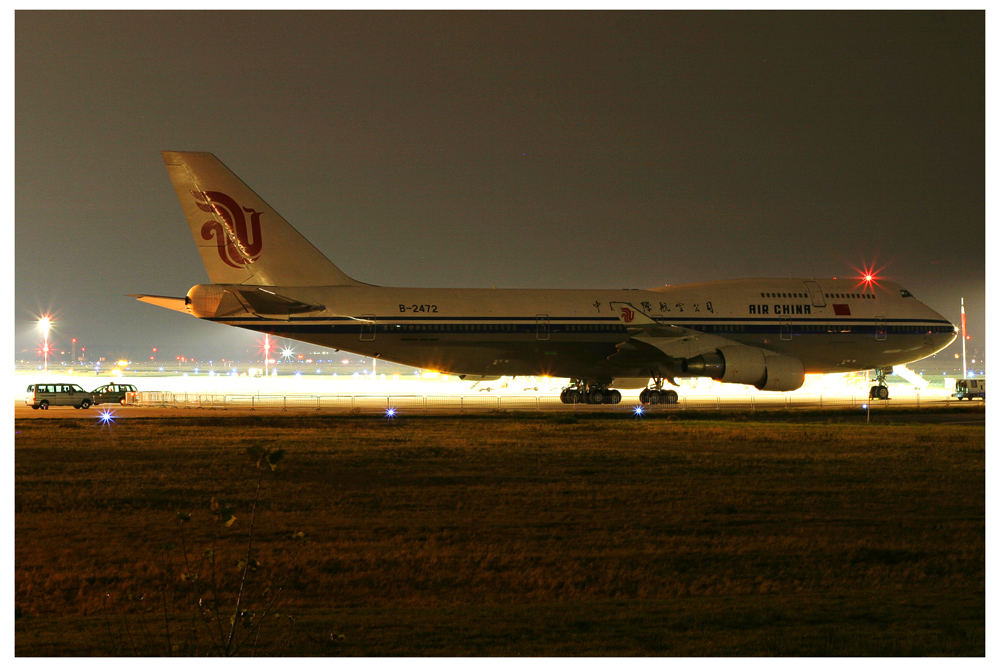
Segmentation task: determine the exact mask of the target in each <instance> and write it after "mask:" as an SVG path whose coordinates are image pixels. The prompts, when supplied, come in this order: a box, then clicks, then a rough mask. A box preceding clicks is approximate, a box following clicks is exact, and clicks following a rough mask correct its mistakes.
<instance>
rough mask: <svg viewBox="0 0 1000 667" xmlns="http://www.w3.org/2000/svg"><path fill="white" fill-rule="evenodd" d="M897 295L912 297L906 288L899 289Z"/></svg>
mask: <svg viewBox="0 0 1000 667" xmlns="http://www.w3.org/2000/svg"><path fill="white" fill-rule="evenodd" d="M899 296H901V297H903V298H906V297H910V298H911V299H912V298H913V295H912V294H910V290H906V289H901V290H899Z"/></svg>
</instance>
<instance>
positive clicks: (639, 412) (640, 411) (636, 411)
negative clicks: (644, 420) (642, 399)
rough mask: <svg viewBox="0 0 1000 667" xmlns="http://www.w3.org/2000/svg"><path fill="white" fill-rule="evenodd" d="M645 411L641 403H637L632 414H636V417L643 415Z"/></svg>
mask: <svg viewBox="0 0 1000 667" xmlns="http://www.w3.org/2000/svg"><path fill="white" fill-rule="evenodd" d="M644 412H645V411H644V410H643V409H642V406H641V405H637V406H635V407H634V408H632V414H634V415H635V416H636V417H641V416H642V415H643V413H644Z"/></svg>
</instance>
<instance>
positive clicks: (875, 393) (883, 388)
mask: <svg viewBox="0 0 1000 667" xmlns="http://www.w3.org/2000/svg"><path fill="white" fill-rule="evenodd" d="M885 375H886V373H885V369H884V368H876V369H875V382H876V384H874V385H872V388H871V391H869V392H868V398H869V399H871V400H873V401H874V400H880V401H885V400H888V398H889V387H888V386H887V385H886V382H885Z"/></svg>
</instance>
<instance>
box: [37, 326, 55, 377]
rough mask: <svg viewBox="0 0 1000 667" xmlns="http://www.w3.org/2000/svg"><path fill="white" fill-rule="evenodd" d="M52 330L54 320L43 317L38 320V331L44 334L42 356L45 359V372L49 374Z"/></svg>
mask: <svg viewBox="0 0 1000 667" xmlns="http://www.w3.org/2000/svg"><path fill="white" fill-rule="evenodd" d="M51 328H52V318H51V317H49V316H48V315H42V316H41V317H40V318H39V319H38V330H39V331H41V332H42V355H43V357H44V358H45V372H46V373H48V372H49V329H51Z"/></svg>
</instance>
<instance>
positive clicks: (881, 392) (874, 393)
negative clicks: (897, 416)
mask: <svg viewBox="0 0 1000 667" xmlns="http://www.w3.org/2000/svg"><path fill="white" fill-rule="evenodd" d="M868 398H870V399H872V400H878V401H885V400H888V398H889V388H888V387H886V386H885V385H875V386H874V387H872V389H871V391H869V392H868Z"/></svg>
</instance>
